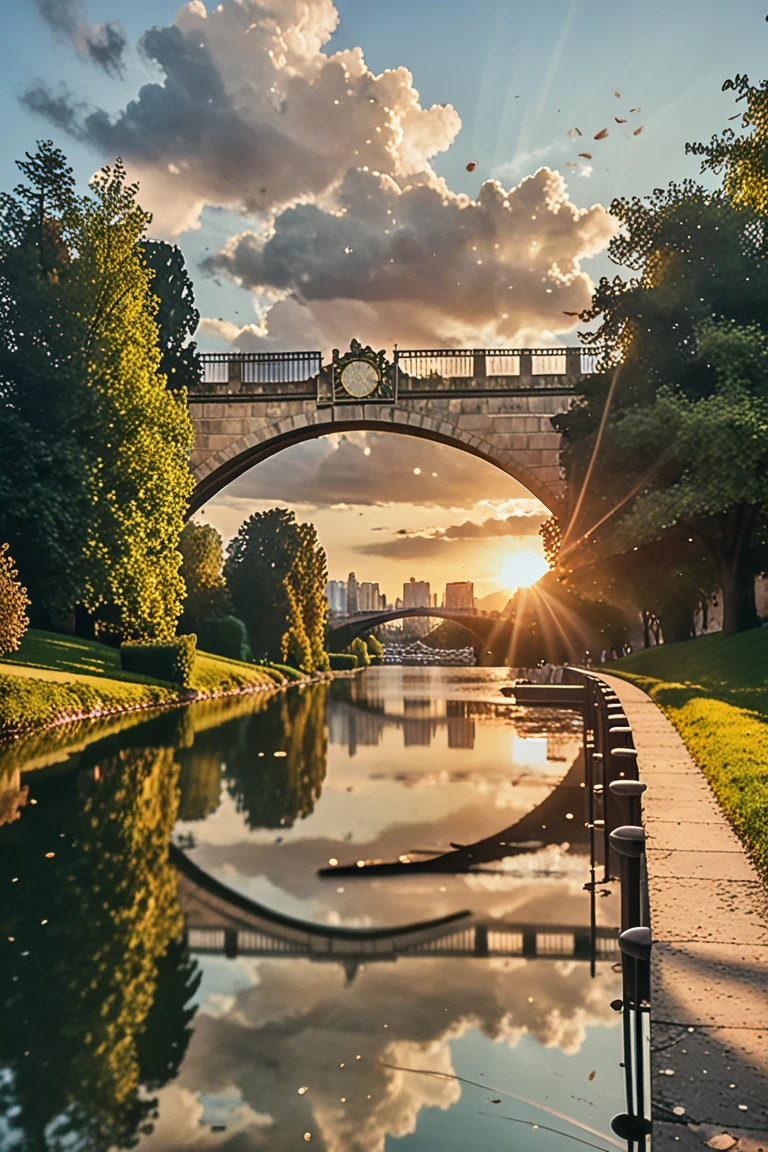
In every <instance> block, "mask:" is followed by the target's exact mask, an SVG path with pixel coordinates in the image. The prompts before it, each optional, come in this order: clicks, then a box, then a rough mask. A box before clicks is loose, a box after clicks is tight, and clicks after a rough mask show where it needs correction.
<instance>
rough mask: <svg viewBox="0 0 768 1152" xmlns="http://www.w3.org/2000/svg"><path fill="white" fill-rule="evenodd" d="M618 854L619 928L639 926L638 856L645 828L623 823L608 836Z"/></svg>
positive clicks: (641, 848)
mask: <svg viewBox="0 0 768 1152" xmlns="http://www.w3.org/2000/svg"><path fill="white" fill-rule="evenodd" d="M608 842H609V844H610V846H611V848H612V849H613V851H614V852H615V853H616V854H617V855H618V857H619V862H620V872H619V875H620V878H621V930H622V932H626V931H627V929H629V928H639V927H640V926H641V907H642V904H641V898H640V882H641V870H640V858H641V857H642V855H643V853H644V852H645V829H644V828H642V827H640V825H637V824H624V825H623V826H622V827H621V828H616V829H615V830H614V831H613V832H611V834H610V836H609V837H608Z"/></svg>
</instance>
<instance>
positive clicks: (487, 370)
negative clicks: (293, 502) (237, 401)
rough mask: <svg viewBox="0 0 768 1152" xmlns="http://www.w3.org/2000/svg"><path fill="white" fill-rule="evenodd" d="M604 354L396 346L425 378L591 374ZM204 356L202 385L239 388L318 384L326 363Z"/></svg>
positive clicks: (398, 362)
mask: <svg viewBox="0 0 768 1152" xmlns="http://www.w3.org/2000/svg"><path fill="white" fill-rule="evenodd" d="M600 355H601V349H600V348H598V347H594V348H588V349H587V348H582V347H576V348H551V347H550V348H437V349H434V348H433V349H395V352H394V355H393V363H394V365H395V369H396V371H395V376H396V377H408V378H409V379H411V380H414V381H415V380H418V381H420V382H425V381H426V382H428V381H430V380H441V381H448V380H452V381H456V382H457V383H459V382H461V381H467V382H469V381H478V380H491V381H493V380H507V379H509V378H511V377H517V378H519V379H520V380H521V382H525V381H530V382H532V381H533V380H534V379H535V378H536V377H539V376H560V377H566V378H568V379H574V380H575V379H577V378H578V377H579V376H585V375H589V374H590V373H592V372H594V371H595V366H596V364H597V361H598V359H599V356H600ZM200 360H201V363H202V367H203V378H202V380H201V382H200V385H199V387H200V388H201V389H203V390H204V389H205V387H206V385H214V386H215V385H218V386H219V387H221V386H227V387H228V388H229V390H230V391H238V392H239V391H242V390H244V389H243V386H245V389H246V390H247V386H248V385H255V386H256V387H257V388H261V389H263V388H264V387H265V386H268V385H278V386H279V385H282V384H301V383H306V384H313V383H315V382H316V381H317V379H318V378H319V376H320V372H321V369H322V367H323V355H322V353H321V352H202V353H201V354H200ZM193 391H194V389H193Z"/></svg>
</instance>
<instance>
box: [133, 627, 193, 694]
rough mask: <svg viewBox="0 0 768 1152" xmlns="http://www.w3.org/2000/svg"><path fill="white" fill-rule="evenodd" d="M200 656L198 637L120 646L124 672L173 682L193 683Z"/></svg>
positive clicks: (186, 684) (181, 637)
mask: <svg viewBox="0 0 768 1152" xmlns="http://www.w3.org/2000/svg"><path fill="white" fill-rule="evenodd" d="M196 655H197V636H195V634H194V632H193V633H191V634H190V635H189V636H174V638H173V639H172V640H164V641H158V642H157V643H154V644H142V643H133V642H129V643H126V644H121V645H120V667H121V668H122V670H123V671H124V672H138V673H139V674H140V675H142V676H149V677H151V678H152V679H157V680H163V681H165V682H166V683H170V684H181V686H182V687H183V688H190V687H191V686H192V674H193V672H194V670H195V657H196Z"/></svg>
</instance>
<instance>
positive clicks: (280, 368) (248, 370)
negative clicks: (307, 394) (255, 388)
mask: <svg viewBox="0 0 768 1152" xmlns="http://www.w3.org/2000/svg"><path fill="white" fill-rule="evenodd" d="M200 359H201V361H202V364H203V383H204V384H236V385H238V386H240V385H241V384H299V383H303V382H304V381H306V382H307V383H309V382H311V381H314V379H315V377H316V376H317V375H318V373H319V372H320V369H321V367H322V363H323V356H322V353H321V352H202V353H201V354H200Z"/></svg>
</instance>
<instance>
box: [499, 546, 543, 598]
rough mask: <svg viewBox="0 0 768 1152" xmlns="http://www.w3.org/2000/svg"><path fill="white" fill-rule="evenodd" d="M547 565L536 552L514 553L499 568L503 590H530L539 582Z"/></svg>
mask: <svg viewBox="0 0 768 1152" xmlns="http://www.w3.org/2000/svg"><path fill="white" fill-rule="evenodd" d="M548 571H549V565H548V564H547V562H546V560H545V559H544V557H543V556H541V555H540V554H539V553H538V552H515V553H513V554H512V556H510V557H508V558H507V559H506V560H505V561H504V563H503V565H502V568H501V579H502V583H503V584H504V587H505V588H508V589H509V590H510V591H514V590H515V589H516V588H530V587H531V585H532V584H535V583H536V581H537V580H541V578H542V576H543V575H544V573H545V572H548Z"/></svg>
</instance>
